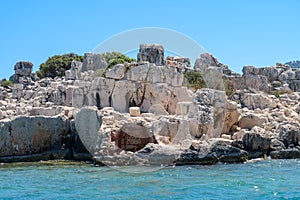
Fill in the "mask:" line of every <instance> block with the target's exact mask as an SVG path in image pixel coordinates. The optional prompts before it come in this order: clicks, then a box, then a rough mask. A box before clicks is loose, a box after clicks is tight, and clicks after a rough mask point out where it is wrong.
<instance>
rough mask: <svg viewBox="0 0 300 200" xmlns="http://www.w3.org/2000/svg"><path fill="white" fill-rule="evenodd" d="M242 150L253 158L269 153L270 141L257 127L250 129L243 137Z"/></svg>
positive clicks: (263, 131) (262, 130)
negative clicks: (252, 155)
mask: <svg viewBox="0 0 300 200" xmlns="http://www.w3.org/2000/svg"><path fill="white" fill-rule="evenodd" d="M242 140H243V145H244V149H245V150H246V151H248V152H250V153H252V154H256V155H255V156H254V157H256V156H259V155H258V154H260V155H263V154H267V153H268V152H269V151H270V145H271V139H270V138H269V137H268V136H267V135H266V134H265V130H264V129H262V128H259V127H256V128H254V129H252V130H251V131H250V132H248V133H246V134H245V135H244V136H243V139H242Z"/></svg>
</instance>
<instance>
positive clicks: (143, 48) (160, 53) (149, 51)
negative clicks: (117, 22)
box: [137, 44, 164, 65]
mask: <svg viewBox="0 0 300 200" xmlns="http://www.w3.org/2000/svg"><path fill="white" fill-rule="evenodd" d="M137 61H138V62H142V61H148V62H150V63H154V64H155V65H164V47H163V46H162V45H160V44H141V45H140V50H139V53H138V55H137Z"/></svg>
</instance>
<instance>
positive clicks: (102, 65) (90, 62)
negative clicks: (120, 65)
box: [82, 53, 108, 72]
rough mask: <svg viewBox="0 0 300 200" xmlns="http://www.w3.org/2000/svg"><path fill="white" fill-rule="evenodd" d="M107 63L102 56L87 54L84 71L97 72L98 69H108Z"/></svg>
mask: <svg viewBox="0 0 300 200" xmlns="http://www.w3.org/2000/svg"><path fill="white" fill-rule="evenodd" d="M107 66H108V65H107V63H106V61H105V59H104V58H103V56H102V55H101V54H92V53H85V54H84V57H83V63H82V71H83V72H85V71H88V70H93V71H96V70H98V69H106V68H107Z"/></svg>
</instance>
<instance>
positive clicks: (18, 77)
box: [10, 61, 33, 83]
mask: <svg viewBox="0 0 300 200" xmlns="http://www.w3.org/2000/svg"><path fill="white" fill-rule="evenodd" d="M32 68H33V64H32V63H31V62H28V61H20V62H17V63H16V64H15V66H14V70H15V74H14V75H13V76H11V77H10V80H11V81H12V82H14V83H28V82H31V76H32Z"/></svg>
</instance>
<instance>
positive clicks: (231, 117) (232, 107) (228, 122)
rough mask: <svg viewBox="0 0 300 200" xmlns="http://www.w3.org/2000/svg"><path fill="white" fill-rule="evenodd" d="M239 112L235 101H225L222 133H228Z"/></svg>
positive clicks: (237, 118)
mask: <svg viewBox="0 0 300 200" xmlns="http://www.w3.org/2000/svg"><path fill="white" fill-rule="evenodd" d="M239 117H240V112H239V111H238V109H237V104H236V103H235V102H229V101H226V115H225V121H224V126H223V130H222V133H229V132H230V131H231V128H232V126H233V125H234V124H236V123H237V122H238V120H239Z"/></svg>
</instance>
